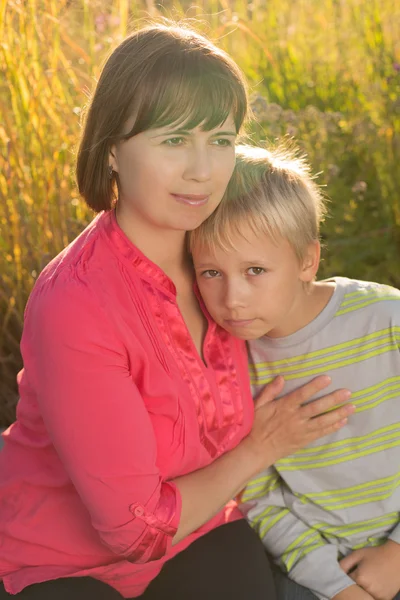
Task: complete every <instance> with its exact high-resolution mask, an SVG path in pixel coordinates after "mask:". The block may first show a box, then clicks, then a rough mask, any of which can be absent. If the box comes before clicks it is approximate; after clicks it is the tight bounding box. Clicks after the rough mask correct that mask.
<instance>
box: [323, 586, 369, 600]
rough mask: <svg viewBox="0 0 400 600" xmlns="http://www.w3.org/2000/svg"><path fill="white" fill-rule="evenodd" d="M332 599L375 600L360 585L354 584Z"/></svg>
mask: <svg viewBox="0 0 400 600" xmlns="http://www.w3.org/2000/svg"><path fill="white" fill-rule="evenodd" d="M332 600H373V599H372V596H370V595H369V594H368V592H366V591H365V590H363V589H362V588H361V587H360V586H358V585H356V584H354V585H351V586H349V587H348V588H346V589H345V590H343V591H342V592H339V593H338V594H336V596H333V598H332Z"/></svg>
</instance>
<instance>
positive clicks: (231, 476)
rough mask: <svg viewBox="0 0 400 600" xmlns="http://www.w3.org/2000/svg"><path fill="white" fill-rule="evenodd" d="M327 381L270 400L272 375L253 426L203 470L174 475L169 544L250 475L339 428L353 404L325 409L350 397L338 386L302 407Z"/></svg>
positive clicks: (276, 389)
mask: <svg viewBox="0 0 400 600" xmlns="http://www.w3.org/2000/svg"><path fill="white" fill-rule="evenodd" d="M329 383H330V379H329V377H326V376H321V377H317V378H316V379H314V380H313V381H311V382H309V383H307V384H306V385H304V386H303V387H301V388H299V389H298V390H295V391H294V392H292V393H290V394H287V395H286V396H283V397H282V398H280V399H279V400H274V398H276V396H277V395H279V394H280V393H281V392H282V388H283V379H282V377H277V378H276V379H275V380H274V381H273V382H272V383H270V384H269V385H267V386H266V387H265V388H264V390H263V392H262V394H261V395H260V397H259V398H258V400H257V402H256V410H255V417H254V423H253V428H252V430H251V432H250V434H249V435H248V436H247V437H246V438H245V439H244V440H243V441H242V442H241V443H240V444H239V445H238V446H236V448H234V449H233V450H231V451H230V452H227V453H226V454H224V455H223V456H221V457H220V458H218V459H217V460H215V461H214V462H213V463H212V464H211V465H209V466H207V467H205V468H204V469H200V470H198V471H195V472H194V473H190V474H188V475H185V476H183V477H178V478H176V479H174V483H175V484H176V486H177V487H178V489H179V491H180V494H181V498H182V513H181V518H180V521H179V526H178V530H177V532H176V534H175V536H174V539H173V544H176V543H178V542H179V541H180V540H181V539H183V538H184V537H186V536H187V535H189V534H190V533H192V532H193V531H194V530H196V529H197V528H198V527H200V526H201V525H203V524H204V523H205V522H207V521H208V520H209V519H211V518H212V517H213V516H214V515H215V514H216V513H217V512H218V511H219V510H220V509H221V508H222V507H223V506H225V504H226V503H227V502H229V500H231V499H232V498H233V497H234V496H236V494H238V493H239V492H240V490H242V489H243V487H244V486H245V485H246V483H247V482H248V480H249V479H250V478H251V477H253V476H254V475H256V474H257V473H259V472H260V471H262V470H264V469H265V468H267V467H269V466H271V465H272V464H273V463H274V462H276V461H277V460H278V459H279V458H282V457H284V456H287V455H288V454H292V453H293V452H295V451H296V450H298V449H299V448H302V447H303V446H306V445H307V444H309V443H311V442H312V441H314V440H316V439H318V438H319V437H322V436H324V435H328V434H330V433H332V432H333V431H336V430H337V429H340V427H343V425H344V424H345V422H346V419H347V417H348V416H349V415H350V414H351V413H352V412H353V411H354V407H353V406H352V405H344V406H342V407H340V408H338V409H337V410H334V411H331V412H327V411H329V410H330V409H332V408H334V407H335V406H337V405H339V404H343V402H346V401H347V400H348V399H349V397H350V394H349V392H348V391H347V390H337V391H335V392H333V393H331V394H328V395H327V396H325V397H323V398H321V399H319V400H316V401H315V402H311V403H309V404H306V405H305V406H303V404H304V403H305V402H306V401H307V400H309V399H310V398H312V397H313V396H314V395H315V394H316V393H317V392H319V391H320V390H322V389H324V388H325V387H327V386H328V385H329ZM326 412H327V414H323V413H326Z"/></svg>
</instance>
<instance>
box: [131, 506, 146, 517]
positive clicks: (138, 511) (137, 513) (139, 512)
mask: <svg viewBox="0 0 400 600" xmlns="http://www.w3.org/2000/svg"><path fill="white" fill-rule="evenodd" d="M133 512H134V513H135V516H136V517H143V515H144V509H143V508H142V507H141V506H137V507H136V508H135V510H134V511H133Z"/></svg>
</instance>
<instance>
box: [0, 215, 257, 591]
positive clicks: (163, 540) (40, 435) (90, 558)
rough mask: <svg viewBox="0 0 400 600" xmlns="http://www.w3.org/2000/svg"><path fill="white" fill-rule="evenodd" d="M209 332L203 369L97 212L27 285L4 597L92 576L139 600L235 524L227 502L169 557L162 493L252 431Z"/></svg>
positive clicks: (1, 542) (169, 507)
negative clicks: (209, 537)
mask: <svg viewBox="0 0 400 600" xmlns="http://www.w3.org/2000/svg"><path fill="white" fill-rule="evenodd" d="M202 308H203V310H204V312H205V314H206V316H207V319H208V331H207V335H206V338H205V341H204V348H203V351H204V358H205V363H204V362H203V361H202V360H201V358H200V357H199V355H198V352H197V350H196V348H195V346H194V344H193V341H192V339H191V337H190V335H189V333H188V330H187V328H186V325H185V323H184V321H183V319H182V316H181V314H180V312H179V308H178V306H177V303H176V292H175V287H174V285H173V283H172V282H171V280H170V279H169V278H168V277H167V276H166V275H165V273H163V271H161V269H159V268H158V267H157V266H156V265H155V264H154V263H152V262H150V261H149V260H148V259H147V258H146V257H145V256H144V255H143V254H142V253H141V252H140V251H139V250H138V249H137V248H135V247H134V246H133V245H132V243H131V242H130V241H129V240H128V239H127V237H126V236H125V235H124V233H123V232H122V231H121V229H120V228H119V227H118V224H117V222H116V219H115V215H114V213H113V212H108V213H102V214H101V215H99V216H98V217H96V218H95V219H94V221H93V222H92V223H91V224H90V225H89V226H88V227H87V228H86V229H85V231H84V232H83V233H82V234H81V235H80V236H79V237H78V238H77V239H76V240H75V241H74V242H73V243H72V244H71V245H70V246H68V248H66V249H65V250H64V251H63V252H61V254H59V255H58V256H57V257H56V258H55V259H54V260H53V261H52V262H51V263H50V264H49V265H48V266H47V267H46V269H45V270H44V271H43V273H42V274H41V275H40V277H39V279H38V281H37V283H36V285H35V288H34V290H33V292H32V294H31V297H30V299H29V302H28V305H27V309H26V314H25V327H24V332H23V337H22V344H21V348H22V355H23V360H24V369H23V371H22V372H21V373H20V374H19V387H20V401H19V403H18V407H17V421H16V422H15V423H14V424H13V425H12V426H11V427H10V428H9V429H8V430H7V431H6V432H5V433H4V441H5V445H4V448H3V450H2V451H1V452H0V579H1V578H2V579H3V581H4V585H5V588H6V590H7V591H8V592H10V593H11V594H15V593H18V592H19V591H21V590H22V589H23V588H24V587H26V586H28V585H30V584H33V583H37V582H41V581H45V580H49V579H55V578H58V577H71V576H85V575H88V576H91V577H94V578H96V579H100V580H102V581H104V582H106V583H108V584H110V585H112V586H113V587H114V588H116V589H117V590H118V591H119V592H120V593H121V594H122V595H123V596H125V597H136V596H138V595H140V594H141V593H142V592H143V591H144V590H145V588H146V586H147V585H148V583H149V582H150V581H151V580H152V579H153V578H154V577H155V576H156V575H157V574H158V573H159V571H160V569H161V567H162V565H163V563H164V562H165V561H166V560H168V559H170V558H171V557H172V556H174V555H175V554H176V553H178V552H179V551H181V550H183V549H184V548H185V547H186V546H188V545H189V544H190V543H191V542H192V541H193V540H195V539H196V538H198V537H200V536H201V535H203V534H204V533H206V532H208V531H210V530H211V529H213V528H215V527H217V526H218V525H221V524H222V523H226V522H228V521H232V520H235V519H237V518H240V514H239V511H238V510H237V508H236V506H235V505H234V504H233V503H230V504H229V505H228V506H226V507H225V509H224V510H222V511H221V512H220V513H219V514H217V515H216V516H215V517H214V518H213V519H211V521H209V522H208V523H206V524H205V525H204V526H202V527H200V529H198V530H197V531H195V532H194V533H193V534H191V535H189V536H188V537H187V538H186V539H184V540H183V541H182V542H180V543H178V544H176V545H175V546H172V544H171V542H172V538H173V536H174V534H175V532H176V530H177V527H178V523H179V518H180V510H181V499H180V495H179V492H178V490H177V488H176V486H175V485H174V484H173V483H172V482H171V480H172V479H173V478H175V477H177V476H179V475H184V474H186V473H190V472H192V471H194V470H196V469H199V468H201V467H204V466H206V465H208V464H209V463H211V462H212V461H213V460H214V459H215V458H217V457H218V456H220V455H221V454H222V453H224V452H226V451H227V450H230V449H232V448H234V447H235V446H236V445H237V444H238V443H239V442H240V440H242V439H243V437H244V436H246V435H247V434H248V432H249V431H250V429H251V424H252V419H253V402H252V399H251V394H250V386H249V381H248V375H247V358H246V353H245V347H244V344H243V343H242V342H241V341H239V340H237V339H235V338H233V337H231V336H230V335H229V334H228V333H226V332H225V331H223V330H221V329H220V328H218V327H217V326H216V325H215V323H213V322H212V320H211V319H210V317H209V316H208V315H207V313H206V311H205V309H204V306H203V305H202Z"/></svg>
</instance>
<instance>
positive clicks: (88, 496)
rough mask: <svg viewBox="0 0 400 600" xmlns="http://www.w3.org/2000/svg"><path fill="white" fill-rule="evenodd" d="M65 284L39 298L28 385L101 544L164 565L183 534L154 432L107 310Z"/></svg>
mask: <svg viewBox="0 0 400 600" xmlns="http://www.w3.org/2000/svg"><path fill="white" fill-rule="evenodd" d="M67 283H68V285H66V282H65V281H64V283H63V284H60V283H57V282H56V284H54V283H51V284H49V283H48V282H47V283H46V284H45V285H44V286H41V287H40V288H38V289H36V290H35V291H34V293H33V294H32V297H31V299H30V301H29V304H28V308H27V311H26V321H25V328H24V335H23V338H22V354H23V358H24V365H25V375H26V377H27V380H28V381H29V384H30V386H31V387H32V388H33V389H34V390H35V393H36V395H37V403H38V406H39V410H40V412H41V415H42V418H43V421H44V424H45V427H46V429H47V432H48V435H49V437H50V439H51V441H52V443H53V445H54V448H55V450H56V452H57V454H58V456H59V459H60V461H61V463H62V465H63V467H64V469H65V470H66V472H67V474H68V476H69V477H70V479H71V481H72V483H73V485H74V487H75V489H76V490H77V493H78V494H79V496H80V498H81V500H82V502H83V504H84V505H85V506H86V508H87V510H88V511H89V514H90V518H91V523H92V525H93V527H94V528H95V529H96V530H97V532H98V534H99V536H100V538H101V541H102V543H103V544H104V545H106V546H108V547H109V548H110V549H111V551H112V552H114V553H115V554H117V555H119V556H122V557H124V558H125V559H126V560H128V561H131V562H135V563H145V562H148V561H152V560H157V559H159V558H161V557H162V556H163V555H164V554H165V553H166V552H167V550H168V548H169V547H170V545H171V543H172V538H173V536H174V534H175V533H176V530H177V527H178V523H179V517H180V511H181V499H180V495H179V491H178V489H177V487H176V486H175V485H174V484H173V483H171V482H169V483H168V482H166V481H163V480H162V478H161V476H160V472H159V470H158V468H157V465H156V458H157V445H156V439H155V435H154V430H153V428H152V424H151V421H150V418H149V415H148V412H147V410H146V407H145V404H144V401H143V398H142V397H141V395H140V393H139V391H138V389H137V387H136V385H135V382H134V381H133V380H132V376H131V372H130V365H129V360H128V356H127V352H126V350H125V348H124V346H123V344H122V343H121V342H120V341H119V340H118V339H117V336H116V334H115V333H114V331H113V329H112V327H111V324H110V322H109V319H108V316H107V312H106V310H105V309H103V307H101V306H100V304H99V301H98V300H97V298H95V297H94V295H93V294H92V292H91V291H90V289H89V288H88V287H87V285H86V284H85V283H82V282H81V281H79V280H77V279H76V278H72V279H71V280H68V282H67ZM108 310H113V307H112V306H110V307H108ZM138 360H140V350H138Z"/></svg>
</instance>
